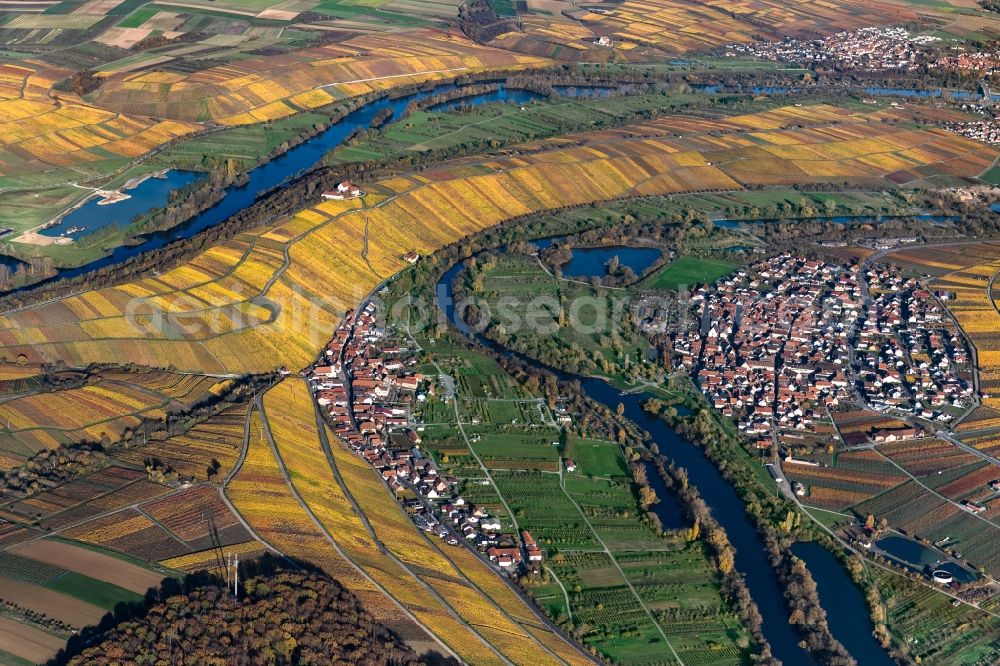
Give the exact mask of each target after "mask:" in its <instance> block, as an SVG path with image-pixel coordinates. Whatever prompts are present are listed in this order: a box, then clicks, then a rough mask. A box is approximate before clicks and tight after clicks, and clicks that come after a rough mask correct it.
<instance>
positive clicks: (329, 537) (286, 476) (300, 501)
mask: <svg viewBox="0 0 1000 666" xmlns="http://www.w3.org/2000/svg"><path fill="white" fill-rule="evenodd" d="M255 402H256V404H257V406H258V409H259V412H260V415H261V427H262V428H263V431H264V434H265V435H266V438H267V442H268V444H269V446H270V447H271V455H273V456H274V459H275V463H276V464H277V466H278V469H279V471H280V472H281V475H282V477H283V478H284V480H285V485H286V486H287V487H288V490H289V492H291V493H292V496H293V497H294V498H295V500H296V501H297V502H298V504H299V506H300V507H301V508H302V510H303V511H304V512H305V513H306V515H308V516H309V518H310V520H311V521H312V523H313V524H314V525H315V526H316V528H317V529H318V530H319V531H320V532H321V533H322V534H323V536H324V537H325V539H326V541H327V542H328V543H329V544H330V545H331V546H333V549H334V551H336V553H337V554H338V555H339V556H340V557H341V558H342V559H343V560H344V561H345V562H346V563H348V564H349V565H350V566H351V567H353V568H354V569H355V570H356V571H357V572H358V573H359V574H361V575H362V576H363V577H364V578H365V579H366V580H367V581H368V582H369V583H371V584H372V585H374V586H375V588H376V589H378V590H379V591H380V592H382V594H384V595H385V596H386V597H387V598H388V599H390V600H391V601H392V602H393V603H394V604H395V605H396V606H397V607H398V608H399V609H400V610H401V611H403V613H404V614H405V615H406V616H407V618H409V619H410V620H412V621H413V622H414V623H415V624H416V625H417V626H418V627H420V628H421V629H423V630H424V631H425V632H426V633H427V635H428V637H430V638H431V639H432V640H433V641H434V642H435V643H437V644H438V645H439V646H440V647H441V648H442V649H444V650H445V651H446V652H447V653H448V654H450V655H451V656H453V657H455V658H456V659H459V657H458V655H457V654H455V652H454V651H453V650H452V649H451V648H450V647H448V646H447V645H445V644H444V643H443V642H442V641H441V639H440V638H438V636H437V635H436V634H435V633H434V632H432V631H431V630H430V629H429V628H428V627H427V626H426V625H425V624H424V623H423V622H421V621H420V620H418V619H417V617H416V616H415V615H413V613H412V612H410V610H409V609H408V608H406V606H404V605H403V604H402V603H401V602H400V601H399V600H398V599H396V598H395V597H394V596H392V595H391V594H389V592H388V591H387V590H386V589H385V588H384V587H382V585H380V584H379V583H378V582H377V581H376V580H375V579H374V578H372V577H371V576H370V575H369V574H368V572H367V571H365V570H364V568H363V567H361V565H359V564H358V563H356V562H355V561H354V560H352V559H351V558H349V557H347V555H345V554H344V551H343V550H342V549H341V547H340V544H338V543H337V541H336V539H334V538H333V536H332V535H331V534H330V532H329V531H328V530H327V529H326V527H325V526H324V525H323V523H322V522H321V521H320V520H319V519H318V518H317V517H316V515H315V514H314V513H313V512H312V509H310V508H309V505H308V504H307V503H306V501H305V500H304V499H302V496H301V495H300V494H299V491H298V489H297V488H296V487H295V485H294V483H293V482H292V479H291V475H290V474H289V472H288V468H287V467H286V466H285V461H284V459H283V458H282V457H281V454H280V453H279V452H278V446H277V444H276V443H275V441H274V435H273V434H272V433H271V425H270V423H269V422H268V420H267V415H266V412H265V411H264V401H263V399H262V398H261V397H259V396H258V397H257V398H255ZM356 510H357V509H356ZM362 515H363V514H362ZM376 543H378V542H377V541H376ZM388 555H389V557H390V558H391V557H392V554H391V553H388ZM400 566H402V565H400ZM404 569H405V570H406V571H407V572H409V573H410V574H411V575H413V572H411V571H410V570H409V569H406V568H405V567H404ZM414 578H416V576H414ZM446 607H447V608H450V607H448V606H446ZM459 621H461V620H459ZM470 630H471V628H470ZM473 633H475V632H473ZM476 636H479V634H476ZM480 639H482V637H481V636H480ZM483 640H484V639H483ZM484 642H485V640H484Z"/></svg>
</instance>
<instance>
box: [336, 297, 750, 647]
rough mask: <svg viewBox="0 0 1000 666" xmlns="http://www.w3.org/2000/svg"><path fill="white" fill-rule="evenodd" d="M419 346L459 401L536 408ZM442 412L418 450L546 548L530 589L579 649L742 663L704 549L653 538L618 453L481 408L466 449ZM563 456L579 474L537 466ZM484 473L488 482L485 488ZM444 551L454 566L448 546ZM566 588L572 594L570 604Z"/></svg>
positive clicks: (431, 408) (499, 379)
mask: <svg viewBox="0 0 1000 666" xmlns="http://www.w3.org/2000/svg"><path fill="white" fill-rule="evenodd" d="M399 289H400V290H401V291H400V292H399V293H395V292H394V293H392V294H391V295H390V296H389V297H388V298H389V303H390V305H389V307H392V305H391V304H392V303H393V302H394V299H395V298H402V297H403V292H405V287H399ZM418 342H419V344H420V345H421V347H424V348H425V349H426V350H428V351H429V352H431V353H432V354H433V357H434V359H435V362H436V363H437V364H439V365H440V370H443V371H444V372H445V373H447V374H448V375H450V376H453V377H455V378H456V379H457V385H458V390H457V394H458V403H459V404H469V403H471V402H477V403H486V404H488V405H491V406H493V405H497V406H499V405H508V406H509V405H512V404H513V405H519V406H520V405H525V404H527V405H531V406H535V405H536V404H537V403H536V402H535V401H537V400H538V395H537V393H531V392H526V390H525V389H526V388H527V387H526V386H525V387H518V386H517V384H516V383H515V382H514V381H513V378H512V377H511V376H510V375H509V374H507V372H505V371H504V370H503V369H502V368H500V367H499V366H498V365H497V364H496V362H495V361H493V360H492V359H490V358H489V357H487V356H484V355H482V354H476V353H470V352H469V351H468V350H466V349H465V348H464V347H463V346H461V345H460V344H456V343H455V342H453V341H451V340H447V339H444V340H442V339H435V340H433V341H431V340H428V339H425V338H420V339H419V340H418ZM440 370H438V369H437V368H435V367H434V366H431V365H426V366H424V367H423V368H422V371H424V372H428V373H430V372H439V371H440ZM512 400H513V402H511V401H512ZM442 403H443V401H442V399H441V397H440V396H437V397H434V398H431V399H429V400H428V403H427V404H426V405H424V406H422V407H421V410H422V412H421V413H422V414H423V415H424V418H425V419H427V420H429V419H434V424H435V425H434V426H428V427H427V428H426V429H425V430H424V432H423V433H422V436H423V443H422V447H423V448H424V449H425V450H426V451H429V452H430V453H431V454H432V455H433V456H434V458H435V460H436V461H437V462H438V464H439V465H440V467H441V470H442V473H444V474H449V475H454V476H456V477H457V478H458V480H459V484H460V490H461V495H462V497H463V498H465V499H466V501H471V502H474V503H475V504H476V505H477V506H484V507H486V508H487V509H488V510H489V512H490V514H491V515H493V516H496V517H498V518H499V519H500V520H501V522H502V523H503V524H504V528H505V529H510V530H511V531H517V530H529V531H530V532H531V535H532V536H533V537H534V539H535V540H537V542H538V543H539V545H540V547H542V548H543V549H545V550H546V551H547V557H546V560H545V565H546V567H547V569H549V570H550V575H549V576H546V577H543V578H542V580H541V581H538V582H536V583H535V584H532V585H531V586H529V587H528V591H529V593H530V594H531V596H532V597H534V599H535V601H536V603H537V604H538V605H539V606H540V607H541V608H543V609H545V610H546V612H547V614H548V615H549V616H550V617H552V618H556V619H558V620H559V621H563V622H565V621H566V620H568V619H571V620H572V623H573V626H575V627H577V628H578V630H581V631H582V632H583V634H582V642H583V643H584V644H586V645H590V646H592V647H593V648H595V649H597V650H598V651H599V652H600V653H601V654H603V655H605V657H606V658H608V659H613V660H614V661H615V662H616V663H621V664H634V665H640V664H642V665H651V664H657V663H674V661H675V658H674V656H673V652H672V651H671V650H675V651H676V653H677V654H678V655H679V656H680V658H681V659H682V660H683V662H684V663H691V664H695V663H697V664H720V665H721V664H725V663H733V662H736V661H739V660H740V659H742V658H743V655H745V651H744V649H742V648H740V647H739V646H738V645H739V642H738V641H737V640H733V637H734V635H738V634H739V633H741V632H742V631H743V629H742V627H741V623H740V621H739V619H738V618H737V617H736V616H735V615H733V614H732V612H731V609H730V608H729V607H728V606H727V604H726V602H725V601H724V600H723V599H722V597H721V596H720V595H719V593H718V588H717V584H718V573H717V570H716V569H715V567H714V565H713V564H712V561H711V560H710V559H709V558H708V557H707V554H706V552H705V551H704V550H703V544H701V543H700V542H698V541H695V542H687V541H686V540H685V539H684V538H683V537H682V536H680V535H668V536H666V537H660V536H657V534H656V533H655V532H653V531H652V530H651V529H650V528H649V526H648V525H647V524H646V523H644V522H643V521H642V520H641V516H642V513H643V512H642V510H641V509H640V508H639V507H638V503H637V499H636V496H635V493H634V491H633V489H632V481H631V475H630V473H629V472H628V469H627V466H626V463H625V460H624V457H623V454H622V451H621V449H620V447H619V446H618V445H617V444H615V443H612V442H606V441H601V440H592V439H584V438H579V439H577V438H575V437H574V438H572V439H571V440H570V443H569V447H570V448H569V449H568V450H560V449H559V448H558V447H557V446H556V445H557V444H559V440H560V436H559V430H558V429H557V428H555V427H553V426H552V425H543V424H539V423H534V424H532V423H530V422H522V421H517V422H512V421H511V420H510V418H509V414H508V413H506V412H495V411H494V410H493V409H486V410H484V411H483V412H481V413H484V414H486V415H489V414H491V413H495V414H496V420H490V418H489V417H488V416H487V417H486V418H485V419H484V420H483V421H482V422H481V423H480V424H479V425H471V426H470V425H469V424H468V421H467V420H466V419H467V418H469V417H468V416H466V415H465V412H463V411H461V410H460V411H459V414H460V415H461V416H462V419H463V421H464V422H465V423H464V425H463V430H464V433H465V435H466V436H467V437H468V439H469V444H468V445H467V444H466V441H465V439H464V438H463V436H462V435H461V434H460V433H458V432H457V431H456V429H455V425H454V424H455V418H456V416H455V411H454V410H453V409H448V408H447V407H448V406H449V405H447V404H444V405H442ZM541 408H542V409H543V410H545V411H547V409H548V408H547V407H544V405H542V406H541ZM431 415H433V416H431ZM468 446H471V448H472V451H475V452H476V453H477V454H478V456H479V457H478V459H477V458H474V457H472V456H471V455H470V452H469V451H470V450H469V448H468ZM501 451H502V452H503V453H504V455H502V456H501V455H498V454H499V453H500V452H501ZM446 452H447V453H446ZM570 455H572V456H573V457H574V458H578V460H577V465H578V468H577V471H576V472H573V473H568V472H566V471H565V469H563V467H562V466H561V465H558V463H557V467H556V469H555V470H551V469H549V467H548V463H547V462H546V465H545V466H542V465H540V463H541V462H542V461H546V459H550V457H555V456H570ZM480 462H481V463H482V466H481V465H480ZM341 469H342V470H343V468H341ZM560 470H561V471H560ZM487 471H488V473H489V479H491V481H492V482H485V474H486V472H487ZM670 499H671V498H663V501H664V502H669V501H670ZM508 509H509V512H508ZM508 525H509V526H510V527H509V528H508V527H507V526H508ZM605 547H607V549H608V551H607V552H605V550H604V548H605ZM647 551H648V552H647ZM443 552H444V553H445V554H446V555H448V556H449V557H450V558H451V559H452V560H453V561H454V558H453V557H452V556H451V555H450V553H452V552H456V551H455V549H443ZM619 567H620V571H619ZM562 588H565V589H567V590H572V591H571V592H570V594H569V597H568V598H567V597H566V596H565V594H564V592H563V589H562ZM494 599H495V600H497V597H494ZM567 602H568V603H567ZM650 615H651V616H652V617H653V620H652V621H651V620H650ZM661 632H662V633H661ZM731 632H736V634H733V633H731ZM664 637H665V638H666V639H667V640H668V641H669V645H668V644H667V642H665V641H664V640H663V639H664Z"/></svg>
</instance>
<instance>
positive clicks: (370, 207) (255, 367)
mask: <svg viewBox="0 0 1000 666" xmlns="http://www.w3.org/2000/svg"><path fill="white" fill-rule="evenodd" d="M907 113H910V112H907V111H901V110H891V111H882V112H876V113H870V114H864V113H859V112H855V111H849V110H844V109H839V108H836V107H830V106H825V105H818V106H810V107H787V108H782V109H777V110H773V111H768V112H765V113H757V114H751V115H747V116H736V117H730V118H723V119H717V120H706V119H697V118H679V117H678V118H666V119H663V120H658V121H652V122H649V123H644V124H640V125H636V126H630V127H625V128H620V129H616V130H607V131H599V132H594V133H593V135H594V137H595V138H594V141H596V142H598V143H594V144H592V145H588V146H579V147H577V146H573V147H566V146H565V145H562V146H560V145H559V144H558V142H554V141H553V142H544V141H543V142H535V143H533V144H529V146H530V147H532V148H537V149H538V151H537V152H534V151H533V152H532V154H530V155H524V156H518V157H504V158H494V159H489V160H487V161H483V162H480V163H478V164H475V165H470V164H468V163H465V164H466V168H464V169H462V170H460V172H459V173H457V174H456V173H454V172H453V171H452V170H449V169H440V170H429V171H425V172H421V173H420V174H417V175H413V176H410V177H408V178H399V177H396V178H394V179H392V181H391V183H389V184H388V185H387V187H384V188H383V187H381V186H380V184H379V183H377V182H376V183H370V184H366V185H365V190H366V191H367V192H368V195H367V196H366V197H365V198H364V199H360V200H359V199H353V200H346V201H339V202H338V201H328V202H324V203H319V204H316V205H314V206H313V207H311V208H308V209H305V210H302V211H300V212H299V213H298V214H296V215H294V216H292V217H290V218H287V219H285V220H282V221H281V222H280V223H278V224H277V225H275V226H269V227H260V228H257V229H254V230H252V231H250V232H246V233H244V234H241V235H239V236H237V237H235V238H233V239H230V240H226V241H223V242H220V243H218V244H216V245H214V246H212V247H210V248H209V249H207V250H205V251H204V252H202V253H201V254H199V255H197V256H196V257H195V258H193V259H192V260H190V261H188V262H187V263H185V264H184V265H182V266H179V267H176V268H173V269H171V270H167V271H164V272H163V273H161V274H159V275H156V276H152V277H148V278H144V279H141V280H133V281H130V282H126V283H124V284H121V285H118V286H114V287H109V288H104V289H100V290H96V291H90V292H85V293H82V294H78V295H73V296H69V297H65V298H61V299H57V300H54V301H51V302H48V303H44V304H40V305H37V306H33V307H29V308H26V309H23V310H20V311H18V312H16V313H12V314H9V315H6V316H3V317H0V353H2V354H4V355H6V356H7V357H16V356H17V355H20V354H23V355H24V356H25V358H26V360H27V361H29V362H40V361H47V362H51V361H56V360H63V361H65V362H66V363H68V364H70V365H73V366H81V365H86V364H87V363H90V362H100V361H108V362H110V361H114V362H121V363H124V362H131V363H136V364H139V365H146V366H151V367H166V366H168V365H172V366H173V367H175V368H177V369H179V370H188V371H194V372H208V373H244V372H268V371H273V370H275V369H277V368H280V367H282V366H285V367H288V368H301V367H305V366H306V365H308V364H309V363H310V362H311V361H312V359H313V358H314V357H315V355H316V353H317V352H318V351H319V350H320V349H321V347H322V345H324V344H325V343H326V339H327V336H328V333H329V331H330V330H332V329H333V328H334V327H335V325H336V322H337V321H338V320H339V318H340V317H341V316H342V314H343V313H344V311H345V310H346V309H347V308H349V307H352V306H353V305H354V304H355V303H357V302H358V301H359V300H360V299H361V298H362V297H364V296H365V295H366V294H367V293H368V292H369V291H370V290H371V289H372V288H374V287H375V286H376V285H377V284H378V283H379V282H381V281H382V280H383V279H384V278H386V277H388V276H390V275H392V274H394V273H395V272H397V271H399V270H401V269H402V268H404V267H405V266H406V265H407V264H406V262H405V261H404V259H403V255H405V254H406V253H407V252H409V251H411V250H415V251H417V252H419V253H420V254H429V253H431V252H433V251H434V250H436V249H437V248H440V247H442V246H444V245H447V244H449V243H452V242H455V241H457V240H459V239H461V238H462V237H464V236H466V235H468V234H471V233H474V232H476V231H479V230H482V229H484V228H486V227H489V226H492V225H495V224H497V223H499V222H502V221H504V220H508V219H510V218H513V217H518V216H524V215H528V214H531V213H535V212H540V211H545V210H551V209H553V208H559V207H563V206H574V205H582V204H587V203H592V202H595V201H602V200H610V199H615V198H618V197H621V196H625V195H633V194H635V195H656V194H669V193H681V192H693V191H706V190H739V189H743V188H745V187H756V186H760V185H774V184H782V183H783V184H795V183H804V184H805V183H816V182H826V181H835V182H844V181H847V182H851V183H855V184H869V185H876V184H879V183H885V182H886V181H885V180H884V177H885V176H886V175H887V174H886V172H885V171H884V168H880V167H877V166H873V165H872V164H871V162H874V161H877V160H872V159H869V158H872V157H877V156H891V157H892V160H893V165H892V166H893V167H895V166H898V163H899V162H900V161H906V162H907V163H908V164H910V165H911V166H914V167H915V166H921V167H922V171H924V172H927V171H930V170H933V169H941V170H943V171H948V172H949V173H952V172H958V173H964V174H966V175H968V176H974V175H975V174H978V173H981V172H982V171H984V170H985V169H986V168H987V167H988V166H989V164H991V163H992V161H993V160H994V159H995V158H996V157H997V155H998V151H997V149H995V148H992V147H987V146H984V145H982V144H979V143H977V142H974V141H971V140H968V139H965V138H963V137H960V136H957V135H954V134H951V133H947V132H944V131H939V130H937V129H933V128H924V129H911V130H905V129H900V128H899V127H897V126H895V123H896V122H897V121H899V120H901V119H902V118H904V117H907V115H906V114H907ZM680 132H683V137H678V136H677V134H678V133H680ZM640 133H641V134H642V135H643V136H644V137H645V138H643V139H642V140H635V137H636V135H637V134H640ZM789 145H797V146H800V149H801V151H802V154H801V155H799V156H798V157H799V159H789V158H788V157H787V156H782V155H781V150H780V149H779V147H787V146H789ZM776 153H777V154H776ZM807 156H808V157H809V159H806V157H807ZM863 160H866V161H863ZM815 163H824V164H829V165H833V167H836V169H837V173H838V175H837V176H835V177H833V176H813V175H809V174H808V173H807V171H808V170H809V169H807V168H802V166H807V165H809V164H815ZM800 165H801V166H800ZM831 168H832V167H831ZM390 186H391V187H390ZM128 312H131V313H132V316H127V315H126V313H128ZM52 322H59V323H58V324H53V323H52Z"/></svg>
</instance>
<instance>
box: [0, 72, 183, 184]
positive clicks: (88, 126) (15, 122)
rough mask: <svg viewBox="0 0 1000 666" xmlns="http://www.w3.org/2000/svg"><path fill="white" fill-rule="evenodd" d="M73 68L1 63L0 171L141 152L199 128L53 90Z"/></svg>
mask: <svg viewBox="0 0 1000 666" xmlns="http://www.w3.org/2000/svg"><path fill="white" fill-rule="evenodd" d="M72 74H73V72H71V71H69V70H65V69H57V68H52V67H50V66H49V65H46V64H45V63H42V62H40V61H32V60H27V61H24V62H21V63H19V64H12V63H8V64H4V65H0V177H4V176H21V175H23V174H24V172H33V171H41V170H44V169H51V168H52V167H53V166H61V167H66V166H74V165H80V164H85V163H92V162H93V163H97V162H101V161H103V160H108V159H110V158H115V157H118V158H137V157H140V156H142V155H144V154H146V153H148V152H149V151H151V150H153V149H154V148H158V147H160V146H162V145H163V144H165V143H168V142H170V141H172V140H174V139H177V138H179V137H183V136H186V135H190V134H192V133H194V132H195V131H197V130H198V129H200V127H199V126H198V125H196V124H193V123H188V122H178V121H176V120H169V119H163V120H157V119H153V118H141V117H137V116H134V115H129V114H123V113H121V112H118V111H115V110H108V109H101V108H98V107H96V106H94V105H92V104H89V103H87V102H84V101H83V100H81V99H80V98H79V97H77V96H76V95H75V94H73V93H70V92H54V91H53V90H52V86H53V85H54V84H55V83H56V82H58V81H60V80H62V79H65V78H67V77H69V76H71V75H72Z"/></svg>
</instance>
